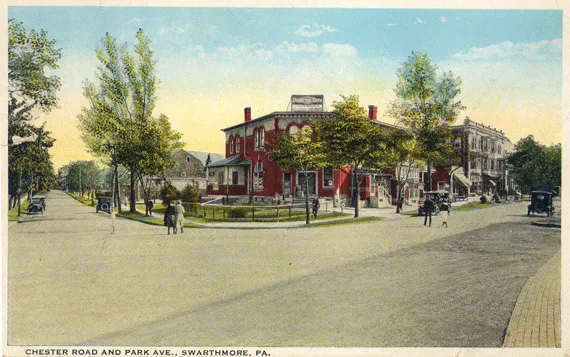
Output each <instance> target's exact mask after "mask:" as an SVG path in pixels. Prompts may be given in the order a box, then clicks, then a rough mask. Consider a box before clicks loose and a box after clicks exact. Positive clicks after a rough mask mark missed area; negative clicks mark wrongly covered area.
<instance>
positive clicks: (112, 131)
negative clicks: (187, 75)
mask: <svg viewBox="0 0 570 357" xmlns="http://www.w3.org/2000/svg"><path fill="white" fill-rule="evenodd" d="M136 38H137V44H136V45H135V49H134V54H130V53H129V52H128V51H127V48H126V44H125V45H123V46H118V45H117V43H116V40H115V39H114V38H113V37H112V36H111V35H110V34H109V33H107V34H106V36H105V38H104V39H103V47H102V48H99V49H98V50H97V58H98V59H99V61H100V62H101V66H100V67H99V69H98V72H97V80H98V83H97V85H95V84H92V83H89V82H85V84H84V95H85V97H87V98H88V99H89V103H90V106H89V107H87V108H83V110H82V113H81V114H80V115H79V116H78V118H79V122H80V129H81V131H82V133H83V140H84V141H85V143H86V145H87V147H88V148H89V150H90V151H91V152H92V153H93V154H94V155H96V156H99V157H103V158H106V159H107V160H108V162H109V164H110V165H112V166H113V167H114V168H115V172H116V173H117V167H118V165H122V166H124V167H126V168H127V169H128V170H129V171H130V203H131V205H130V211H131V212H135V211H136V205H135V188H136V185H137V181H139V182H140V183H141V185H142V186H143V192H144V194H145V200H147V199H148V196H149V193H150V182H151V181H150V180H149V179H148V176H149V175H159V174H163V172H164V170H165V169H166V168H167V167H169V165H173V161H172V158H171V156H172V153H173V152H174V151H175V150H177V149H179V148H181V147H182V145H183V144H182V143H180V141H179V140H180V138H181V135H180V134H179V133H177V132H175V131H174V130H172V127H171V125H170V123H169V120H168V118H167V117H166V116H160V117H159V118H155V117H153V116H152V112H153V109H154V104H155V101H156V86H157V83H158V80H157V78H156V76H155V65H156V61H155V60H154V58H153V52H152V50H151V49H150V43H151V42H150V39H149V38H148V37H147V36H146V34H145V33H144V31H143V30H142V29H139V31H138V32H137V34H136ZM116 176H117V175H116ZM115 186H116V187H117V186H118V185H117V182H115ZM115 190H117V189H115ZM117 191H118V190H117ZM119 207H120V206H119Z"/></svg>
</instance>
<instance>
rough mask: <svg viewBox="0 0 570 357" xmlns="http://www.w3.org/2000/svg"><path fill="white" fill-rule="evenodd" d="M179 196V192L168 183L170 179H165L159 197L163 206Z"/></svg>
mask: <svg viewBox="0 0 570 357" xmlns="http://www.w3.org/2000/svg"><path fill="white" fill-rule="evenodd" d="M179 198H180V192H178V190H177V189H176V187H174V185H172V184H171V183H170V181H166V182H165V183H164V184H163V185H162V188H161V189H160V199H162V204H163V205H164V206H168V204H169V203H170V202H171V201H173V200H177V199H179Z"/></svg>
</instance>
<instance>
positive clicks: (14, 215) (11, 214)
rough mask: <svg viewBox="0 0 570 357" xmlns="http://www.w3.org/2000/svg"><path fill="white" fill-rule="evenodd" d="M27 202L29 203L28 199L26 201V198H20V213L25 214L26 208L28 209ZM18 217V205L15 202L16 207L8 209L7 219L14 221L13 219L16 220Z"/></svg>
mask: <svg viewBox="0 0 570 357" xmlns="http://www.w3.org/2000/svg"><path fill="white" fill-rule="evenodd" d="M29 204H30V201H28V200H27V199H24V200H21V202H20V213H21V214H22V215H24V214H26V210H27V209H28V205H29ZM19 218H20V217H18V205H17V204H16V207H14V208H12V209H11V210H9V211H8V221H9V222H14V221H17V220H18V219H19Z"/></svg>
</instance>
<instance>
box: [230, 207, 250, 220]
mask: <svg viewBox="0 0 570 357" xmlns="http://www.w3.org/2000/svg"><path fill="white" fill-rule="evenodd" d="M246 213H247V209H246V208H244V207H233V208H230V209H229V210H228V217H230V218H235V219H237V218H245V215H246Z"/></svg>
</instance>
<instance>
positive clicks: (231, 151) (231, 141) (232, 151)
mask: <svg viewBox="0 0 570 357" xmlns="http://www.w3.org/2000/svg"><path fill="white" fill-rule="evenodd" d="M233 153H234V137H233V136H231V135H230V154H233Z"/></svg>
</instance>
